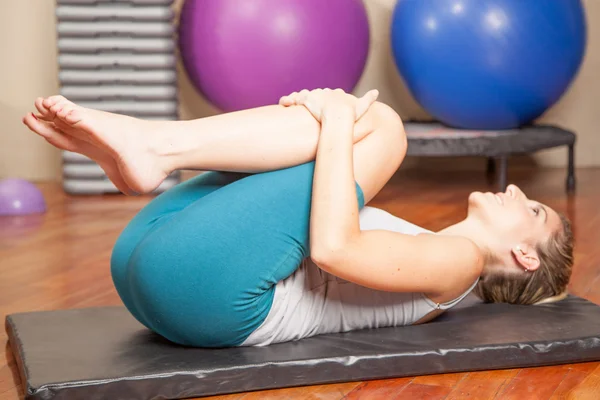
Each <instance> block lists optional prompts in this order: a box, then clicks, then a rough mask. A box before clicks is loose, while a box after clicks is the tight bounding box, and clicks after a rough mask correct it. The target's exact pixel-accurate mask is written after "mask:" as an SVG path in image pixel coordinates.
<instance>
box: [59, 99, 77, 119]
mask: <svg viewBox="0 0 600 400" xmlns="http://www.w3.org/2000/svg"><path fill="white" fill-rule="evenodd" d="M74 107H75V104H73V103H71V102H66V103H64V105H63V107H62V108H61V109H60V111H59V112H57V113H56V116H57V117H58V118H60V119H63V120H64V119H65V117H66V116H67V115H68V114H69V113H70V112H71V111H73V108H74Z"/></svg>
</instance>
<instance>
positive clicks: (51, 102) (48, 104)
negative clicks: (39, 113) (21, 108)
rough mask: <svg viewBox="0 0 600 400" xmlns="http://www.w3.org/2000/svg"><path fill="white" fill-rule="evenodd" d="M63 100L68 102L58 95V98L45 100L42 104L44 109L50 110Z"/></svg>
mask: <svg viewBox="0 0 600 400" xmlns="http://www.w3.org/2000/svg"><path fill="white" fill-rule="evenodd" d="M61 100H66V99H65V97H64V96H61V95H56V96H50V97H47V98H45V99H44V101H43V102H42V104H43V105H44V107H46V108H48V109H49V108H50V107H52V106H53V105H55V104H56V103H58V102H59V101H61Z"/></svg>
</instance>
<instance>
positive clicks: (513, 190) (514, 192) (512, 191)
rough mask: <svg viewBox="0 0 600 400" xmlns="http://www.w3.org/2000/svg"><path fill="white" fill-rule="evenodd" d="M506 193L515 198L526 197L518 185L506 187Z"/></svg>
mask: <svg viewBox="0 0 600 400" xmlns="http://www.w3.org/2000/svg"><path fill="white" fill-rule="evenodd" d="M506 194H507V195H508V196H510V197H512V198H513V199H520V198H526V196H525V193H523V191H522V190H521V189H519V187H518V186H517V185H513V184H510V185H508V186H507V187H506Z"/></svg>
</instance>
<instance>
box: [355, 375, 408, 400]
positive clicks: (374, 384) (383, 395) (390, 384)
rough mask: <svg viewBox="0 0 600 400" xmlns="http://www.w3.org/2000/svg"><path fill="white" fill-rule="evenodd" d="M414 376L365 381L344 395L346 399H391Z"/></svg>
mask: <svg viewBox="0 0 600 400" xmlns="http://www.w3.org/2000/svg"><path fill="white" fill-rule="evenodd" d="M413 379H414V378H398V379H382V380H374V381H368V382H363V383H361V384H360V385H358V386H357V387H356V388H355V389H354V390H352V391H351V392H350V393H348V394H347V395H346V397H344V400H378V399H391V398H394V396H396V395H397V394H398V393H400V392H401V391H402V389H404V388H405V387H406V386H407V385H408V384H409V383H410V382H411V381H412V380H413Z"/></svg>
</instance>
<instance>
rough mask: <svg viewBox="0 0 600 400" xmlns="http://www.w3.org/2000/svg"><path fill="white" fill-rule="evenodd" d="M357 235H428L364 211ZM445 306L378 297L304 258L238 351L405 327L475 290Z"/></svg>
mask: <svg viewBox="0 0 600 400" xmlns="http://www.w3.org/2000/svg"><path fill="white" fill-rule="evenodd" d="M360 228H361V230H375V229H378V230H389V231H395V232H400V233H404V234H409V235H417V234H419V233H431V232H430V231H428V230H426V229H423V228H421V227H419V226H417V225H414V224H411V223H410V222H407V221H404V220H402V219H400V218H398V217H395V216H393V215H391V214H390V213H388V212H386V211H383V210H380V209H377V208H373V207H364V208H363V209H362V210H361V212H360ZM476 284H477V281H475V282H474V283H473V285H472V286H471V287H470V288H469V289H468V290H467V291H466V292H465V293H464V294H462V295H461V296H459V297H458V298H457V299H455V300H453V301H450V302H448V303H442V304H436V303H435V302H433V301H432V300H430V299H429V298H427V297H426V296H425V295H424V294H423V293H396V292H384V291H379V290H374V289H370V288H366V287H364V286H360V285H357V284H355V283H352V282H348V281H345V280H343V279H340V278H338V277H336V276H334V275H331V274H329V273H327V272H325V271H323V270H321V269H320V268H319V267H317V266H316V265H315V264H314V263H313V262H312V261H311V260H310V258H308V259H305V260H304V262H303V263H302V265H301V266H300V267H299V268H298V269H297V270H296V271H295V272H294V273H293V274H292V275H291V276H289V277H288V278H286V279H284V280H282V281H280V282H278V283H277V285H276V286H275V295H274V298H273V305H272V307H271V310H270V311H269V314H268V315H267V318H266V319H265V321H264V322H263V323H262V324H261V325H260V326H259V327H258V328H257V329H256V330H255V331H254V332H253V333H252V334H251V335H250V336H249V337H248V338H247V339H246V340H245V341H244V342H243V343H242V344H241V346H266V345H268V344H271V343H278V342H287V341H292V340H298V339H302V338H306V337H309V336H314V335H319V334H325V333H339V332H348V331H352V330H357V329H366V328H383V327H390V326H404V325H411V324H413V323H414V322H416V321H418V320H419V319H421V318H422V317H424V316H425V315H427V314H428V313H430V312H431V311H433V310H436V309H442V310H446V309H449V308H451V307H453V306H455V305H456V304H458V303H459V302H460V301H461V300H462V299H463V298H464V297H466V296H467V295H468V294H469V293H470V292H471V291H472V290H473V288H474V287H475V285H476Z"/></svg>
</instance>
